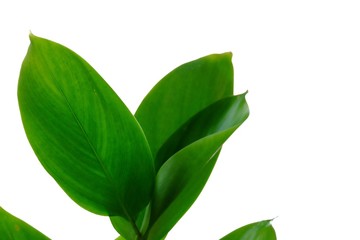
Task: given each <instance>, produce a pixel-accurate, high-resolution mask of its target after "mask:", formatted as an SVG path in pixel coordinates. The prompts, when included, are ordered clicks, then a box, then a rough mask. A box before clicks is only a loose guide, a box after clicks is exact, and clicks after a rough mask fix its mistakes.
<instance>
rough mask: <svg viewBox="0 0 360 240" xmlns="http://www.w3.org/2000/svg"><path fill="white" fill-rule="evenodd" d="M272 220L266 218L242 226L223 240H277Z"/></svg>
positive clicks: (222, 239)
mask: <svg viewBox="0 0 360 240" xmlns="http://www.w3.org/2000/svg"><path fill="white" fill-rule="evenodd" d="M271 221H272V220H264V221H260V222H255V223H251V224H248V225H245V226H243V227H240V228H238V229H236V230H234V231H233V232H231V233H229V234H228V235H226V236H225V237H223V238H221V240H276V233H275V229H274V228H273V226H272V225H271Z"/></svg>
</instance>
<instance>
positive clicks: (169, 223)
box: [147, 93, 249, 240]
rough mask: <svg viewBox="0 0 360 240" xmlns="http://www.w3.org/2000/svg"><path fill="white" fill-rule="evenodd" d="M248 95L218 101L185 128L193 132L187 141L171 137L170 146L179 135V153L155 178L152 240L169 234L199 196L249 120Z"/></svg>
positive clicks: (181, 137) (181, 135)
mask: <svg viewBox="0 0 360 240" xmlns="http://www.w3.org/2000/svg"><path fill="white" fill-rule="evenodd" d="M245 94H246V93H245ZM245 94H242V95H238V96H233V97H228V98H225V99H222V100H219V101H218V102H216V103H214V104H212V105H210V106H209V107H207V108H206V109H204V110H203V111H201V112H199V113H198V114H197V115H195V116H194V117H193V118H192V119H190V120H189V121H188V122H187V123H186V124H184V125H183V127H182V128H184V129H187V130H189V132H190V134H189V135H187V136H186V137H185V138H184V136H183V134H182V133H181V134H177V133H175V134H173V135H172V138H174V141H172V140H173V139H170V140H169V143H170V145H172V144H173V142H179V139H178V137H179V136H180V145H178V148H179V149H180V150H179V151H178V152H176V153H175V154H174V155H173V156H171V157H170V158H169V159H168V160H167V161H166V162H165V163H164V165H163V166H162V167H161V168H160V170H159V172H158V174H157V176H156V181H155V189H154V196H153V199H152V212H151V219H150V227H149V230H148V233H147V235H148V237H149V239H154V240H155V239H159V238H161V237H162V236H164V235H165V234H167V233H168V232H169V231H170V229H171V228H172V227H173V226H174V225H175V224H176V222H177V221H178V220H179V219H180V218H181V217H182V215H183V214H185V212H186V211H187V210H188V209H189V208H190V207H191V205H192V204H193V202H194V201H195V200H196V198H197V197H198V195H199V194H200V192H201V190H202V189H203V187H204V186H205V184H206V182H207V179H208V178H209V176H210V174H211V171H212V169H213V167H214V165H215V162H216V159H217V157H218V154H219V151H220V149H221V146H222V144H223V143H224V142H225V141H226V140H227V139H228V137H230V135H231V134H232V133H233V132H234V131H235V130H236V129H237V128H238V127H239V126H240V125H241V124H242V123H243V122H244V121H245V120H246V118H247V117H248V114H249V112H248V107H247V104H246V101H245ZM229 118H230V119H231V120H229ZM182 128H180V129H179V131H183V129H182ZM197 129H200V131H197ZM170 145H169V146H170ZM165 146H166V144H165ZM170 151H173V150H170Z"/></svg>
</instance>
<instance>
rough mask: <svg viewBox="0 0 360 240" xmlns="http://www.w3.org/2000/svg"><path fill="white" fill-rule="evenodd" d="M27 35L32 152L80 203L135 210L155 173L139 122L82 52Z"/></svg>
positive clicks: (25, 88) (25, 98)
mask: <svg viewBox="0 0 360 240" xmlns="http://www.w3.org/2000/svg"><path fill="white" fill-rule="evenodd" d="M30 40H31V44H30V46H29V50H28V53H27V55H26V57H25V59H24V62H23V65H22V67H21V72H20V77H19V84H18V100H19V107H20V112H21V117H22V121H23V125H24V128H25V132H26V135H27V137H28V139H29V142H30V144H31V146H32V148H33V150H34V152H35V154H36V155H37V157H38V158H39V160H40V162H41V164H42V165H43V166H44V168H45V169H46V170H47V171H48V172H49V174H50V175H51V176H52V177H53V178H54V179H55V180H56V182H57V183H58V184H59V185H60V186H61V188H62V189H63V190H64V191H65V192H66V193H67V194H68V195H69V196H70V197H71V198H72V199H73V200H74V201H75V202H76V203H78V204H79V205H80V206H82V207H83V208H85V209H87V210H89V211H91V212H94V213H97V214H101V215H119V216H124V217H125V218H126V219H129V218H135V216H136V215H137V214H138V212H139V211H140V210H141V209H142V208H144V207H145V206H146V205H147V204H148V201H149V200H150V194H151V191H152V185H153V181H154V180H153V179H154V174H155V173H154V168H153V161H152V156H151V152H150V149H149V146H148V144H147V141H146V138H145V136H144V134H143V132H142V130H141V127H140V126H139V124H138V123H137V121H136V119H135V118H134V117H133V115H132V114H131V113H130V111H129V110H128V109H127V107H126V106H125V104H124V103H123V102H122V101H121V100H120V98H119V97H118V96H117V95H116V93H115V92H114V91H113V90H112V89H111V88H110V87H109V86H108V85H107V83H106V82H105V81H104V80H103V79H102V78H101V76H100V75H99V74H98V73H97V72H96V71H95V70H94V69H93V68H92V67H91V66H90V65H89V64H88V63H87V62H86V61H85V60H83V59H82V58H81V57H80V56H78V55H77V54H76V53H74V52H72V51H71V50H69V49H67V48H66V47H64V46H62V45H60V44H57V43H55V42H52V41H49V40H46V39H43V38H39V37H36V36H34V35H30ZM134 143H137V145H136V146H135V145H134Z"/></svg>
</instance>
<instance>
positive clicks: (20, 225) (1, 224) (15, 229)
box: [0, 207, 50, 240]
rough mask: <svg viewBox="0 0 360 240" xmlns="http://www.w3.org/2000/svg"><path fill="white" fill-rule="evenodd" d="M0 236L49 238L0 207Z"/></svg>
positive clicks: (11, 239) (26, 239) (28, 239)
mask: <svg viewBox="0 0 360 240" xmlns="http://www.w3.org/2000/svg"><path fill="white" fill-rule="evenodd" d="M0 236H1V239H9V240H33V239H37V240H49V239H50V238H48V237H47V236H45V235H44V234H43V233H41V232H39V231H38V230H36V229H35V228H33V227H32V226H30V225H29V224H27V223H26V222H24V221H23V220H21V219H19V218H17V217H15V216H13V215H11V214H10V213H8V212H7V211H5V210H4V209H3V208H1V207H0Z"/></svg>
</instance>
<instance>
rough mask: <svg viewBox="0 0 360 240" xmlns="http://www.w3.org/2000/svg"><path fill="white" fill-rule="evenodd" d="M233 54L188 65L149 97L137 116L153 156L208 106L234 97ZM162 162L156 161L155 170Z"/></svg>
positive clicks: (163, 82)
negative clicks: (175, 133)
mask: <svg viewBox="0 0 360 240" xmlns="http://www.w3.org/2000/svg"><path fill="white" fill-rule="evenodd" d="M231 57H232V54H231V53H224V54H213V55H209V56H206V57H203V58H200V59H197V60H194V61H192V62H189V63H185V64H183V65H181V66H179V67H178V68H176V69H174V70H173V71H172V72H170V73H169V74H168V75H166V76H165V77H164V78H163V79H161V81H160V82H159V83H158V84H156V86H155V87H154V88H153V89H152V90H151V91H150V92H149V93H148V95H147V96H146V97H145V98H144V100H143V101H142V103H141V104H140V106H139V108H138V110H137V111H136V113H135V117H136V118H137V120H138V121H139V123H140V125H141V127H142V128H143V130H144V132H145V135H146V137H147V139H148V142H149V145H150V148H151V150H152V153H153V156H156V154H157V151H158V150H159V148H160V147H161V146H162V145H163V143H164V142H165V141H166V140H167V139H168V138H169V137H170V135H171V134H173V133H174V132H175V131H176V130H177V129H178V128H179V127H180V126H181V125H182V124H184V123H185V122H186V121H188V120H189V118H191V117H192V116H193V115H195V114H196V113H197V112H199V111H200V110H202V109H204V108H205V107H207V106H208V105H210V104H212V103H214V102H216V101H217V100H219V99H222V98H224V97H226V96H231V95H232V94H233V66H232V63H231ZM162 164H163V162H157V161H155V167H156V169H159V168H160V166H161V165H162Z"/></svg>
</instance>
